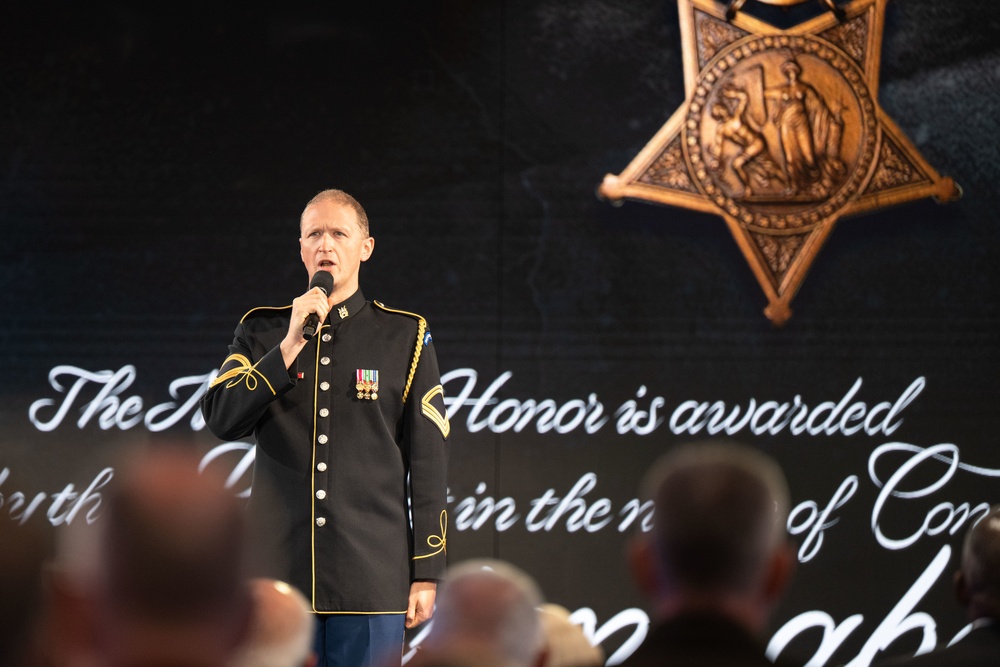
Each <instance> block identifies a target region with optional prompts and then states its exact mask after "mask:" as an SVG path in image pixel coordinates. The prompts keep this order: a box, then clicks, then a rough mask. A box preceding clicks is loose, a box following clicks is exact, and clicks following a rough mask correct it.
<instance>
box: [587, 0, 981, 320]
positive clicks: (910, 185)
mask: <svg viewBox="0 0 1000 667" xmlns="http://www.w3.org/2000/svg"><path fill="white" fill-rule="evenodd" d="M758 1H759V2H764V3H767V4H772V5H794V4H800V3H802V2H805V1H806V0H758ZM814 1H815V0H814ZM818 1H819V2H820V3H821V4H823V5H825V6H826V8H827V9H828V10H829V11H823V12H822V13H821V14H820V15H818V16H816V17H815V18H812V19H810V20H808V21H806V22H804V23H801V24H799V25H797V26H794V27H792V28H789V29H784V30H781V29H778V28H775V27H774V26H771V25H770V24H768V23H766V22H764V21H762V20H760V19H757V18H755V17H753V16H750V15H748V14H747V13H745V12H744V11H742V7H743V5H744V4H745V3H746V0H733V2H729V3H721V2H716V1H715V0H678V6H679V10H680V22H681V38H682V49H683V55H684V85H685V92H686V98H687V99H686V100H685V102H684V104H683V105H682V106H681V108H680V109H678V110H677V111H676V112H675V113H674V114H673V116H671V117H670V119H669V120H668V121H667V123H666V124H665V125H664V126H663V127H662V128H661V129H660V131H659V132H657V134H656V136H654V137H653V139H652V140H651V141H650V142H649V143H648V144H647V145H646V147H645V148H643V149H642V151H641V152H640V153H639V154H638V155H636V157H635V158H634V159H633V160H632V162H631V164H629V165H628V166H627V167H626V168H625V170H624V171H622V173H621V174H618V175H617V176H616V175H613V174H608V175H607V176H605V178H604V182H603V183H602V184H601V186H600V188H599V193H600V194H601V195H602V196H603V197H605V198H606V199H609V200H612V201H618V200H622V199H625V198H628V199H638V200H645V201H650V202H656V203H660V204H668V205H673V206H681V207H684V208H689V209H693V210H696V211H703V212H707V213H715V214H718V215H721V216H722V217H723V218H724V219H725V221H726V224H727V225H728V226H729V230H730V232H731V233H732V235H733V237H734V238H735V239H736V242H737V243H738V244H739V246H740V249H741V250H742V252H743V255H744V257H746V259H747V262H748V263H749V264H750V267H751V268H752V269H753V272H754V275H755V276H756V278H757V281H758V282H759V283H760V286H761V288H763V290H764V293H765V295H766V296H767V299H768V305H767V307H766V308H765V309H764V313H765V315H766V316H767V317H768V319H770V320H771V322H773V323H774V324H775V325H777V326H780V325H782V324H784V323H785V322H786V321H787V320H788V319H789V318H790V317H791V315H792V310H791V308H790V304H791V301H792V298H793V297H794V296H795V293H796V292H797V291H798V289H799V286H800V285H801V284H802V281H803V279H804V278H805V276H806V273H807V272H808V270H809V267H810V266H811V265H812V262H813V259H814V258H815V257H816V254H817V253H818V252H819V249H820V248H821V247H822V245H823V242H824V241H825V240H826V238H827V236H828V235H829V234H830V232H832V231H833V227H834V225H835V224H836V222H837V220H838V219H839V218H840V217H842V216H845V215H857V214H860V213H866V212H869V211H874V210H876V209H879V208H884V207H886V206H890V205H896V204H900V203H903V202H907V201H911V200H915V199H921V198H924V197H935V198H936V199H937V200H938V201H941V202H946V201H951V200H954V199H957V198H958V197H959V196H960V195H961V191H960V189H959V188H958V187H957V186H956V184H955V183H954V181H952V179H950V178H947V177H942V176H941V175H939V174H938V173H937V172H936V171H935V170H934V169H933V168H932V167H931V166H930V164H928V163H927V161H926V160H924V158H923V157H922V156H921V155H920V153H919V152H918V151H917V149H916V148H915V147H914V146H913V144H912V143H911V142H910V141H909V139H907V138H906V136H905V135H904V134H903V133H902V132H901V131H900V129H899V128H898V127H897V126H896V124H895V123H894V122H893V121H892V119H890V118H889V117H888V115H886V113H885V112H884V111H883V110H882V109H881V108H880V107H879V104H878V72H879V58H880V55H881V47H882V29H883V22H884V18H885V6H886V2H887V1H888V0H854V1H853V2H848V3H846V4H844V5H837V4H835V3H834V0H818Z"/></svg>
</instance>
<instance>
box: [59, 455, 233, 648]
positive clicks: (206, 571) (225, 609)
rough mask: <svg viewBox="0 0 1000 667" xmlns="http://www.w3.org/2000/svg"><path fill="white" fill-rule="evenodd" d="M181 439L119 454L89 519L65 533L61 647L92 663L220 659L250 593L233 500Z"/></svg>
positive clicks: (231, 639)
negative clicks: (65, 643)
mask: <svg viewBox="0 0 1000 667" xmlns="http://www.w3.org/2000/svg"><path fill="white" fill-rule="evenodd" d="M198 460H199V459H198V457H197V456H195V455H194V453H193V452H191V451H190V450H188V449H186V448H183V449H182V448H180V447H174V446H168V445H162V446H159V447H156V448H152V449H150V450H149V451H144V452H143V454H142V456H141V457H137V458H135V459H133V460H129V461H127V462H126V464H125V465H124V466H122V467H121V468H120V469H119V472H118V474H117V475H116V477H115V479H114V480H113V481H112V483H111V484H110V485H109V486H108V492H107V494H106V496H105V498H104V502H105V504H104V506H103V509H102V513H101V516H100V517H99V518H98V520H97V521H96V523H95V524H94V525H93V526H90V527H86V526H82V527H81V526H79V525H78V524H74V525H73V527H74V528H77V530H74V531H71V532H69V533H68V536H69V537H70V538H71V541H70V542H68V543H67V544H66V545H65V546H66V548H67V551H66V553H65V554H64V556H65V561H64V566H65V570H64V572H65V574H66V576H67V578H66V580H65V585H64V586H62V587H61V588H62V591H63V593H64V594H65V596H64V600H63V602H64V603H65V604H64V605H63V606H64V607H65V608H66V616H65V617H64V620H65V622H66V624H67V625H68V626H69V628H70V629H69V631H68V634H69V635H70V636H71V640H72V641H73V642H74V646H73V647H72V648H71V649H70V650H71V651H72V652H73V653H74V654H75V655H83V656H86V657H87V658H88V659H92V660H96V661H97V662H98V663H99V664H102V665H109V666H111V667H117V666H123V667H124V666H128V665H140V664H141V665H164V664H171V665H184V666H186V667H196V666H200V665H204V666H206V667H207V666H209V665H222V664H225V663H226V661H227V660H228V659H229V658H230V657H231V656H232V654H233V653H234V651H235V649H236V648H237V646H238V645H239V643H240V641H241V640H242V639H243V637H244V635H245V633H246V630H247V627H248V625H249V621H250V611H251V602H250V595H249V591H248V588H247V586H246V583H245V577H244V568H243V540H244V526H243V517H242V509H241V507H240V506H239V503H238V501H237V499H236V498H235V497H234V496H233V494H232V493H230V492H229V491H227V490H226V489H225V488H224V485H223V482H222V480H221V479H218V478H215V477H211V476H209V475H207V474H206V475H202V474H199V472H198Z"/></svg>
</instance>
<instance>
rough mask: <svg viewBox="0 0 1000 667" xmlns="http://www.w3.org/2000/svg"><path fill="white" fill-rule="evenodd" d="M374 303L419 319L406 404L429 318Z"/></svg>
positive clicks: (404, 391) (404, 393) (387, 309)
mask: <svg viewBox="0 0 1000 667" xmlns="http://www.w3.org/2000/svg"><path fill="white" fill-rule="evenodd" d="M372 303H373V304H375V305H376V306H378V307H379V308H381V309H382V310H384V311H386V312H387V313H399V314H400V315H409V316H410V317H414V318H416V320H417V346H416V349H414V350H413V363H411V364H410V374H409V375H408V376H407V377H406V386H405V387H404V388H403V404H404V405H405V404H406V399H407V398H408V397H409V395H410V385H412V384H413V376H414V375H416V374H417V364H418V363H420V353H421V352H422V351H423V349H424V332H426V331H427V320H425V319H424V318H422V317H420V316H419V315H417V314H416V313H410V312H407V311H405V310H396V309H395V308H388V307H386V306H385V305H384V304H383V303H381V302H379V301H372Z"/></svg>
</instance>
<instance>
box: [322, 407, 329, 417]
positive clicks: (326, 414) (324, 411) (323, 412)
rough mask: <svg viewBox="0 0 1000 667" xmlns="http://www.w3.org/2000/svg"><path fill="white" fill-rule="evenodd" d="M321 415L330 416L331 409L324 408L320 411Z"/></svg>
mask: <svg viewBox="0 0 1000 667" xmlns="http://www.w3.org/2000/svg"><path fill="white" fill-rule="evenodd" d="M319 416H320V417H329V416H330V411H329V410H327V409H326V408H322V409H320V411H319Z"/></svg>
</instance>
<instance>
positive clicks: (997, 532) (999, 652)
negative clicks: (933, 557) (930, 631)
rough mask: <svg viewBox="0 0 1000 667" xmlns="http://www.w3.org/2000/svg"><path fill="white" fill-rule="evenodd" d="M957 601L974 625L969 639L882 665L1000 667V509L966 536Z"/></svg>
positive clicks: (957, 578) (970, 530)
mask: <svg viewBox="0 0 1000 667" xmlns="http://www.w3.org/2000/svg"><path fill="white" fill-rule="evenodd" d="M955 597H956V598H957V599H958V602H959V604H960V605H962V607H964V608H965V613H966V617H967V618H968V619H969V621H971V623H972V625H971V630H970V631H969V633H968V634H967V635H965V636H964V637H962V638H961V639H959V640H958V641H957V642H955V643H954V644H952V645H951V646H949V647H947V648H942V649H939V650H936V651H931V652H930V653H925V654H923V655H920V656H917V657H915V658H911V659H909V660H895V661H892V662H889V663H883V664H892V665H908V666H910V667H937V666H941V667H979V666H980V665H984V666H985V665H989V666H990V667H995V666H996V665H1000V505H994V506H993V507H992V508H991V509H990V512H989V514H987V515H986V516H984V517H983V518H982V519H981V520H980V521H979V522H978V523H976V525H974V526H973V527H972V528H971V529H969V532H967V533H966V535H965V542H964V543H963V545H962V563H961V565H960V566H959V569H958V571H957V572H955Z"/></svg>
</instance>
